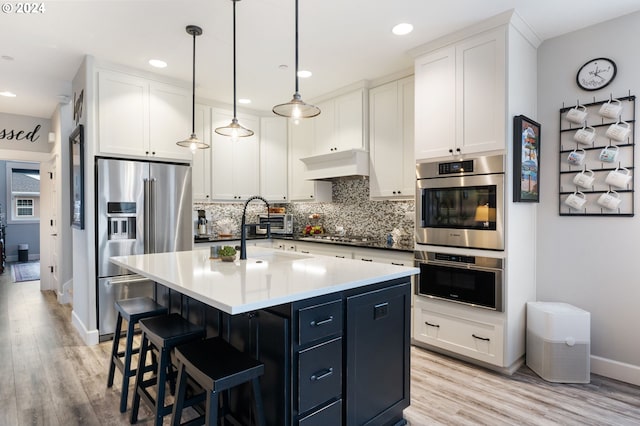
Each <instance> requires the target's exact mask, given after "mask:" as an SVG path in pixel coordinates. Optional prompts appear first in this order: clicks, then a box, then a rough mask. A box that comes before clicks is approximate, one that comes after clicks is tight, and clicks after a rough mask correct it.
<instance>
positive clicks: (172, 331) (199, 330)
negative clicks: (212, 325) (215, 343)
mask: <svg viewBox="0 0 640 426" xmlns="http://www.w3.org/2000/svg"><path fill="white" fill-rule="evenodd" d="M139 324H140V330H142V342H141V343H140V356H139V359H138V369H137V374H136V385H135V393H134V395H133V404H132V409H131V423H132V424H133V423H136V422H137V421H138V410H139V408H140V399H141V398H142V399H143V400H144V402H145V403H146V404H147V405H148V406H149V407H150V408H151V409H152V410H153V411H154V414H155V424H156V425H157V426H161V425H162V418H163V417H164V416H166V415H167V414H169V413H171V408H172V407H173V405H172V404H169V405H166V406H165V405H164V400H165V394H166V390H165V387H166V384H167V379H168V378H170V376H171V375H167V370H169V369H170V368H171V352H172V350H173V348H175V347H176V346H178V345H181V344H183V343H186V342H189V341H191V340H197V339H202V338H204V337H205V328H204V326H199V325H195V324H193V323H191V322H189V321H187V320H186V319H184V318H183V317H182V316H180V314H177V313H173V314H168V315H161V316H157V317H153V318H146V319H142V320H140V322H139ZM151 346H153V347H154V348H155V349H156V350H157V351H158V352H159V356H158V358H159V362H158V363H157V366H156V367H157V368H156V372H155V375H154V376H153V377H151V378H150V379H147V380H144V373H145V370H144V368H142V367H143V366H144V365H145V364H146V358H147V353H148V352H149V350H151ZM154 385H155V386H156V397H155V398H154V397H153V396H152V395H151V394H150V393H149V390H148V389H149V388H151V387H153V386H154Z"/></svg>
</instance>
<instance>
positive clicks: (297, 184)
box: [288, 114, 332, 201]
mask: <svg viewBox="0 0 640 426" xmlns="http://www.w3.org/2000/svg"><path fill="white" fill-rule="evenodd" d="M320 115H322V114H320ZM316 119H317V117H316V118H310V119H304V120H299V122H298V123H297V124H295V123H293V122H292V121H288V123H289V126H288V127H289V201H331V198H332V194H331V182H324V181H313V180H305V172H306V166H305V164H304V163H303V162H302V161H301V160H300V159H301V158H305V157H308V156H310V155H311V153H312V151H313V135H314V127H315V124H316Z"/></svg>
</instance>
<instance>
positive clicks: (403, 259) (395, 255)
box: [353, 247, 413, 266]
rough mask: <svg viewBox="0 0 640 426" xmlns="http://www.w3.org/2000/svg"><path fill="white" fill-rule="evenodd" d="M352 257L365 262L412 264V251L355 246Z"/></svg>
mask: <svg viewBox="0 0 640 426" xmlns="http://www.w3.org/2000/svg"><path fill="white" fill-rule="evenodd" d="M353 258H354V259H359V260H362V261H365V262H377V263H388V264H391V265H399V266H413V252H407V251H399V250H384V249H374V248H364V247H355V248H354V250H353Z"/></svg>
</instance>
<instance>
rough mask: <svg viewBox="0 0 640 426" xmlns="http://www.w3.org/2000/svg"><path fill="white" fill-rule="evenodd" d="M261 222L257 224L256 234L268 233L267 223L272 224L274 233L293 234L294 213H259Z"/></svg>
mask: <svg viewBox="0 0 640 426" xmlns="http://www.w3.org/2000/svg"><path fill="white" fill-rule="evenodd" d="M258 219H259V222H260V223H259V224H258V226H256V234H260V235H265V234H266V233H267V223H269V224H271V226H270V228H271V233H272V234H280V235H281V234H286V235H292V234H293V215H292V214H290V213H283V214H280V213H271V214H260V215H258Z"/></svg>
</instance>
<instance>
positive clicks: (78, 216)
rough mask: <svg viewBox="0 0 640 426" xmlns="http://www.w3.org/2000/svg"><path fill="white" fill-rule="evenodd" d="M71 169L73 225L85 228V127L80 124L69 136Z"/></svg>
mask: <svg viewBox="0 0 640 426" xmlns="http://www.w3.org/2000/svg"><path fill="white" fill-rule="evenodd" d="M69 154H70V158H69V165H70V171H71V179H70V182H71V226H72V227H74V228H77V229H84V127H83V126H82V124H80V125H78V127H76V129H75V130H74V131H73V132H72V133H71V135H70V136H69Z"/></svg>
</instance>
